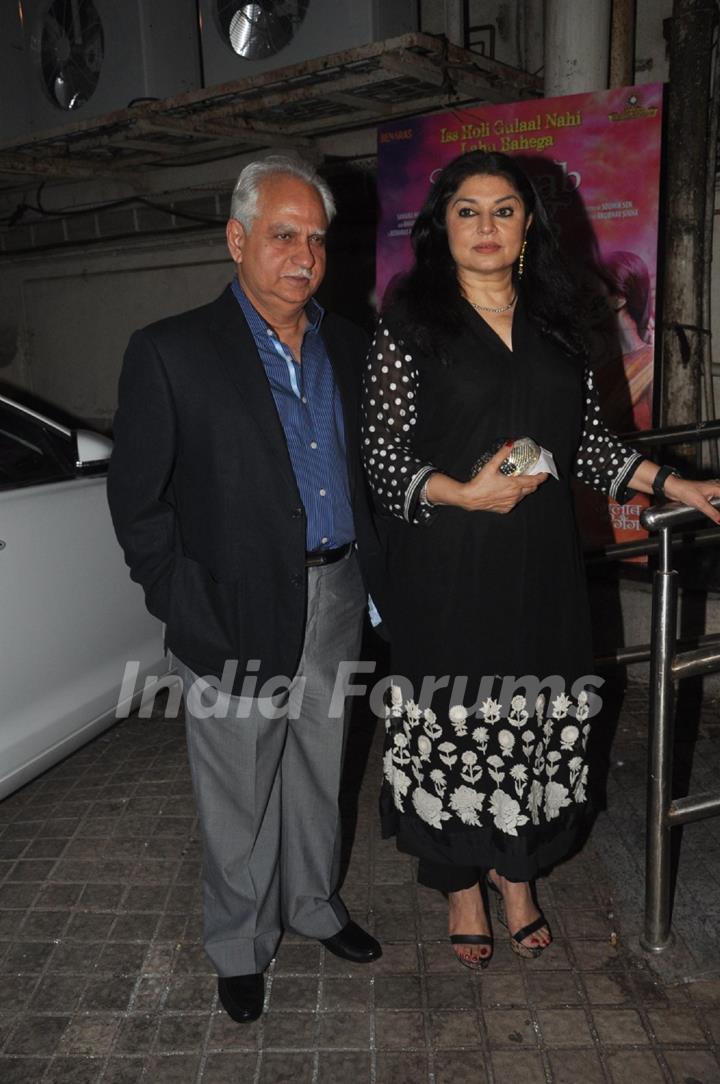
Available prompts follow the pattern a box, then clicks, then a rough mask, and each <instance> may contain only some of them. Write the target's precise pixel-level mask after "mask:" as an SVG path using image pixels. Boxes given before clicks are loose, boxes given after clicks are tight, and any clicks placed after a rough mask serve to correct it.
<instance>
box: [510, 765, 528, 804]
mask: <svg viewBox="0 0 720 1084" xmlns="http://www.w3.org/2000/svg"><path fill="white" fill-rule="evenodd" d="M510 776H511V778H512V779H514V780H515V793H516V794H517V796H518V798H521V797H522V793H523V791H524V790H525V787H526V785H527V768H526V767H525V765H524V764H515V765H514V766H513V767H512V768H511V769H510Z"/></svg>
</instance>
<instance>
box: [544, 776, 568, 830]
mask: <svg viewBox="0 0 720 1084" xmlns="http://www.w3.org/2000/svg"><path fill="white" fill-rule="evenodd" d="M566 805H570V796H569V793H568V789H567V787H564V786H563V785H562V783H548V784H547V786H546V787H545V803H544V805H543V812H544V813H545V816H546V818H547V819H548V820H549V821H551V820H554V819H555V817H559V816H560V810H561V809H562V808H563V806H566Z"/></svg>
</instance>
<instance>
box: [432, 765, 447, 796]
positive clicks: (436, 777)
mask: <svg viewBox="0 0 720 1084" xmlns="http://www.w3.org/2000/svg"><path fill="white" fill-rule="evenodd" d="M430 778H431V779H432V781H433V786H434V787H435V790H436V791H437V793H438V794H439V795H440V797H441V798H443V797H444V796H445V789H446V787H447V779H446V777H445V772H443V771H441V770H440V768H433V770H432V771H431V772H430Z"/></svg>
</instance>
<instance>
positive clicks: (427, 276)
mask: <svg viewBox="0 0 720 1084" xmlns="http://www.w3.org/2000/svg"><path fill="white" fill-rule="evenodd" d="M478 175H483V176H491V177H504V178H505V180H507V181H508V182H509V183H510V184H511V185H512V186H513V187H514V188H515V190H516V191H517V193H518V195H519V196H520V198H521V200H522V202H523V204H524V207H525V211H526V213H527V214H532V216H533V220H532V223H531V225H530V228H529V230H528V234H527V248H526V250H525V268H524V273H523V278H522V295H523V299H524V301H525V306H526V310H527V313H528V315H529V317H530V319H531V320H532V321H533V322H534V323H535V324H536V326H538V327H539V328H540V330H541V331H543V332H544V333H545V334H547V335H549V336H550V337H552V338H553V339H555V340H556V341H557V342H558V344H559V345H560V346H561V347H562V348H563V349H564V350H565V351H566V352H568V353H569V354H572V355H575V356H580V357H584V356H585V353H586V347H585V342H584V337H583V334H582V330H581V323H580V319H579V305H578V297H577V291H576V289H575V286H574V284H573V281H572V279H571V277H570V275H569V273H568V271H567V269H566V267H565V264H564V262H563V260H562V257H561V255H560V251H559V248H558V245H557V241H556V239H555V233H554V231H553V228H552V227H551V225H550V221H549V218H548V214H547V211H546V209H545V206H544V205H543V202H542V200H541V198H540V195H539V193H538V192H537V189H536V188H535V186H534V184H533V183H532V181H531V180H530V178H529V177H528V176H527V174H526V173H525V172H524V171H523V170H522V169H521V168H520V166H519V165H518V164H517V162H515V161H514V160H513V159H512V158H510V157H509V156H508V155H506V154H499V153H495V152H491V151H469V152H468V153H467V154H461V155H460V156H459V157H457V158H454V159H453V161H452V162H450V163H449V164H448V165H447V166H445V168H444V169H443V170H441V171H440V173H439V174H438V176H437V179H436V181H435V183H434V184H433V186H432V188H431V189H430V192H429V194H428V196H427V199H426V200H425V203H424V204H423V207H422V210H421V211H420V214H419V215H418V217H417V219H416V220H415V225H414V226H413V230H412V244H413V250H414V252H415V263H414V265H413V267H412V268H411V270H410V271H409V272H408V273H407V274H406V275H403V276H402V278H400V279H399V280H398V281H397V283H394V284H393V285H392V287H391V289H390V290H389V291H388V296H387V298H386V303H385V304H384V305H383V309H384V310H385V311H387V310H393V311H396V312H398V314H399V315H400V316H401V318H402V320H403V323H404V324H405V326H406V328H407V331H408V333H409V334H410V335H411V337H412V338H413V339H415V341H416V342H417V343H418V345H419V346H420V347H421V348H422V349H425V350H427V351H428V352H430V353H434V354H436V355H438V356H439V357H440V358H441V360H443V361H447V357H446V356H445V354H446V352H445V350H444V349H443V341H444V342H446V343H447V340H448V337H449V338H452V337H453V336H455V335H457V333H458V329H460V328H461V327H462V325H463V318H464V313H465V312H466V311H467V310H466V302H465V301H464V300H463V297H462V294H461V293H460V288H459V286H458V279H457V268H456V266H455V262H454V260H453V258H452V256H451V254H450V248H449V245H448V239H447V225H446V213H447V207H448V203H449V202H450V200H451V199H452V197H453V196H454V195H455V193H456V192H457V190H458V188H460V186H461V184H462V183H463V181H465V180H467V178H468V177H475V176H478ZM513 278H514V281H515V282H516V285H518V282H517V267H516V268H515V269H514V270H513Z"/></svg>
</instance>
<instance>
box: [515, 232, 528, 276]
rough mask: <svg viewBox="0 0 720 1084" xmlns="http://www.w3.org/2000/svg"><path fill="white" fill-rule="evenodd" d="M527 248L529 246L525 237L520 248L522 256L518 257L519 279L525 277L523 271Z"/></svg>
mask: <svg viewBox="0 0 720 1084" xmlns="http://www.w3.org/2000/svg"><path fill="white" fill-rule="evenodd" d="M526 248H527V238H525V240H524V241H523V243H522V248H521V249H520V258H519V259H518V270H517V277H518V278H519V279H521V278H522V277H523V272H524V271H525V249H526Z"/></svg>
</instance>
